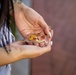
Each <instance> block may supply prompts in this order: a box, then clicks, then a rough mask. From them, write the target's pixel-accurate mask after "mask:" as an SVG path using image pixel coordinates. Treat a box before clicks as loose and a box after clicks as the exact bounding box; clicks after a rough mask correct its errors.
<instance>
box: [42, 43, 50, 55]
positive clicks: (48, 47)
mask: <svg viewBox="0 0 76 75" xmlns="http://www.w3.org/2000/svg"><path fill="white" fill-rule="evenodd" d="M50 50H51V44H50V43H49V44H48V45H47V46H46V47H42V50H41V53H42V54H44V53H47V52H49V51H50Z"/></svg>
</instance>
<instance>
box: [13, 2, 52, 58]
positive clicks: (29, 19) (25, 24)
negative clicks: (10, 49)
mask: <svg viewBox="0 0 76 75" xmlns="http://www.w3.org/2000/svg"><path fill="white" fill-rule="evenodd" d="M14 16H15V22H16V26H17V28H18V30H19V31H20V33H21V35H22V36H23V37H24V38H25V39H27V40H28V36H30V35H31V34H38V33H40V34H41V35H45V36H49V38H48V40H47V41H48V43H47V46H46V47H39V46H41V45H42V44H39V43H37V42H32V44H34V45H36V46H34V45H32V44H31V45H26V44H25V43H24V42H27V41H19V42H15V43H13V45H16V47H21V49H23V50H24V53H25V55H26V57H27V58H33V57H37V56H40V55H42V54H44V53H46V52H48V51H50V50H51V44H50V41H51V38H52V36H53V30H51V29H50V28H49V26H48V25H47V24H46V22H45V21H44V19H43V17H42V16H41V15H39V14H38V13H37V12H36V11H35V10H33V9H32V8H29V7H27V6H26V5H25V4H23V3H21V4H17V3H15V4H14ZM28 41H29V40H28ZM27 43H28V44H29V42H27ZM44 44H45V42H44ZM44 44H43V45H42V46H44Z"/></svg>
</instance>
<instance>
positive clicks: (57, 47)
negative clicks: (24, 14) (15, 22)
mask: <svg viewBox="0 0 76 75" xmlns="http://www.w3.org/2000/svg"><path fill="white" fill-rule="evenodd" d="M33 8H34V9H35V10H36V11H37V12H39V13H40V14H41V15H42V16H43V17H44V19H45V21H46V22H47V24H48V25H50V26H51V27H52V28H53V29H54V37H53V42H54V44H53V46H52V51H51V52H49V53H46V54H44V55H43V56H41V57H38V58H36V59H33V60H32V75H76V0H33Z"/></svg>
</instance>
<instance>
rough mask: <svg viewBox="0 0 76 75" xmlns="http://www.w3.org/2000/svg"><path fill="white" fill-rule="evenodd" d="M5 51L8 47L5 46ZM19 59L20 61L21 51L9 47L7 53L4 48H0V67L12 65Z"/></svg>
mask: <svg viewBox="0 0 76 75" xmlns="http://www.w3.org/2000/svg"><path fill="white" fill-rule="evenodd" d="M7 49H8V50H9V46H7ZM20 59H22V50H20V49H18V48H17V49H16V47H13V46H10V51H8V53H7V52H6V51H5V49H4V48H0V66H3V65H6V64H10V63H13V62H15V61H18V60H20Z"/></svg>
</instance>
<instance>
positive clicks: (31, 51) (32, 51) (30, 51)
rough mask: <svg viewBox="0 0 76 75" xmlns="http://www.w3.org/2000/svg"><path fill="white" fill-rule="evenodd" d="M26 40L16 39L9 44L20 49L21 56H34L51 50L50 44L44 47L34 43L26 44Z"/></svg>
mask: <svg viewBox="0 0 76 75" xmlns="http://www.w3.org/2000/svg"><path fill="white" fill-rule="evenodd" d="M25 42H26V41H17V42H15V43H12V44H11V45H10V46H11V47H13V48H14V49H16V50H21V51H22V52H21V54H22V55H21V57H22V58H35V57H38V56H41V55H43V54H45V53H47V52H49V51H51V44H50V43H49V44H48V45H47V46H46V47H38V46H34V45H26V43H25Z"/></svg>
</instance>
